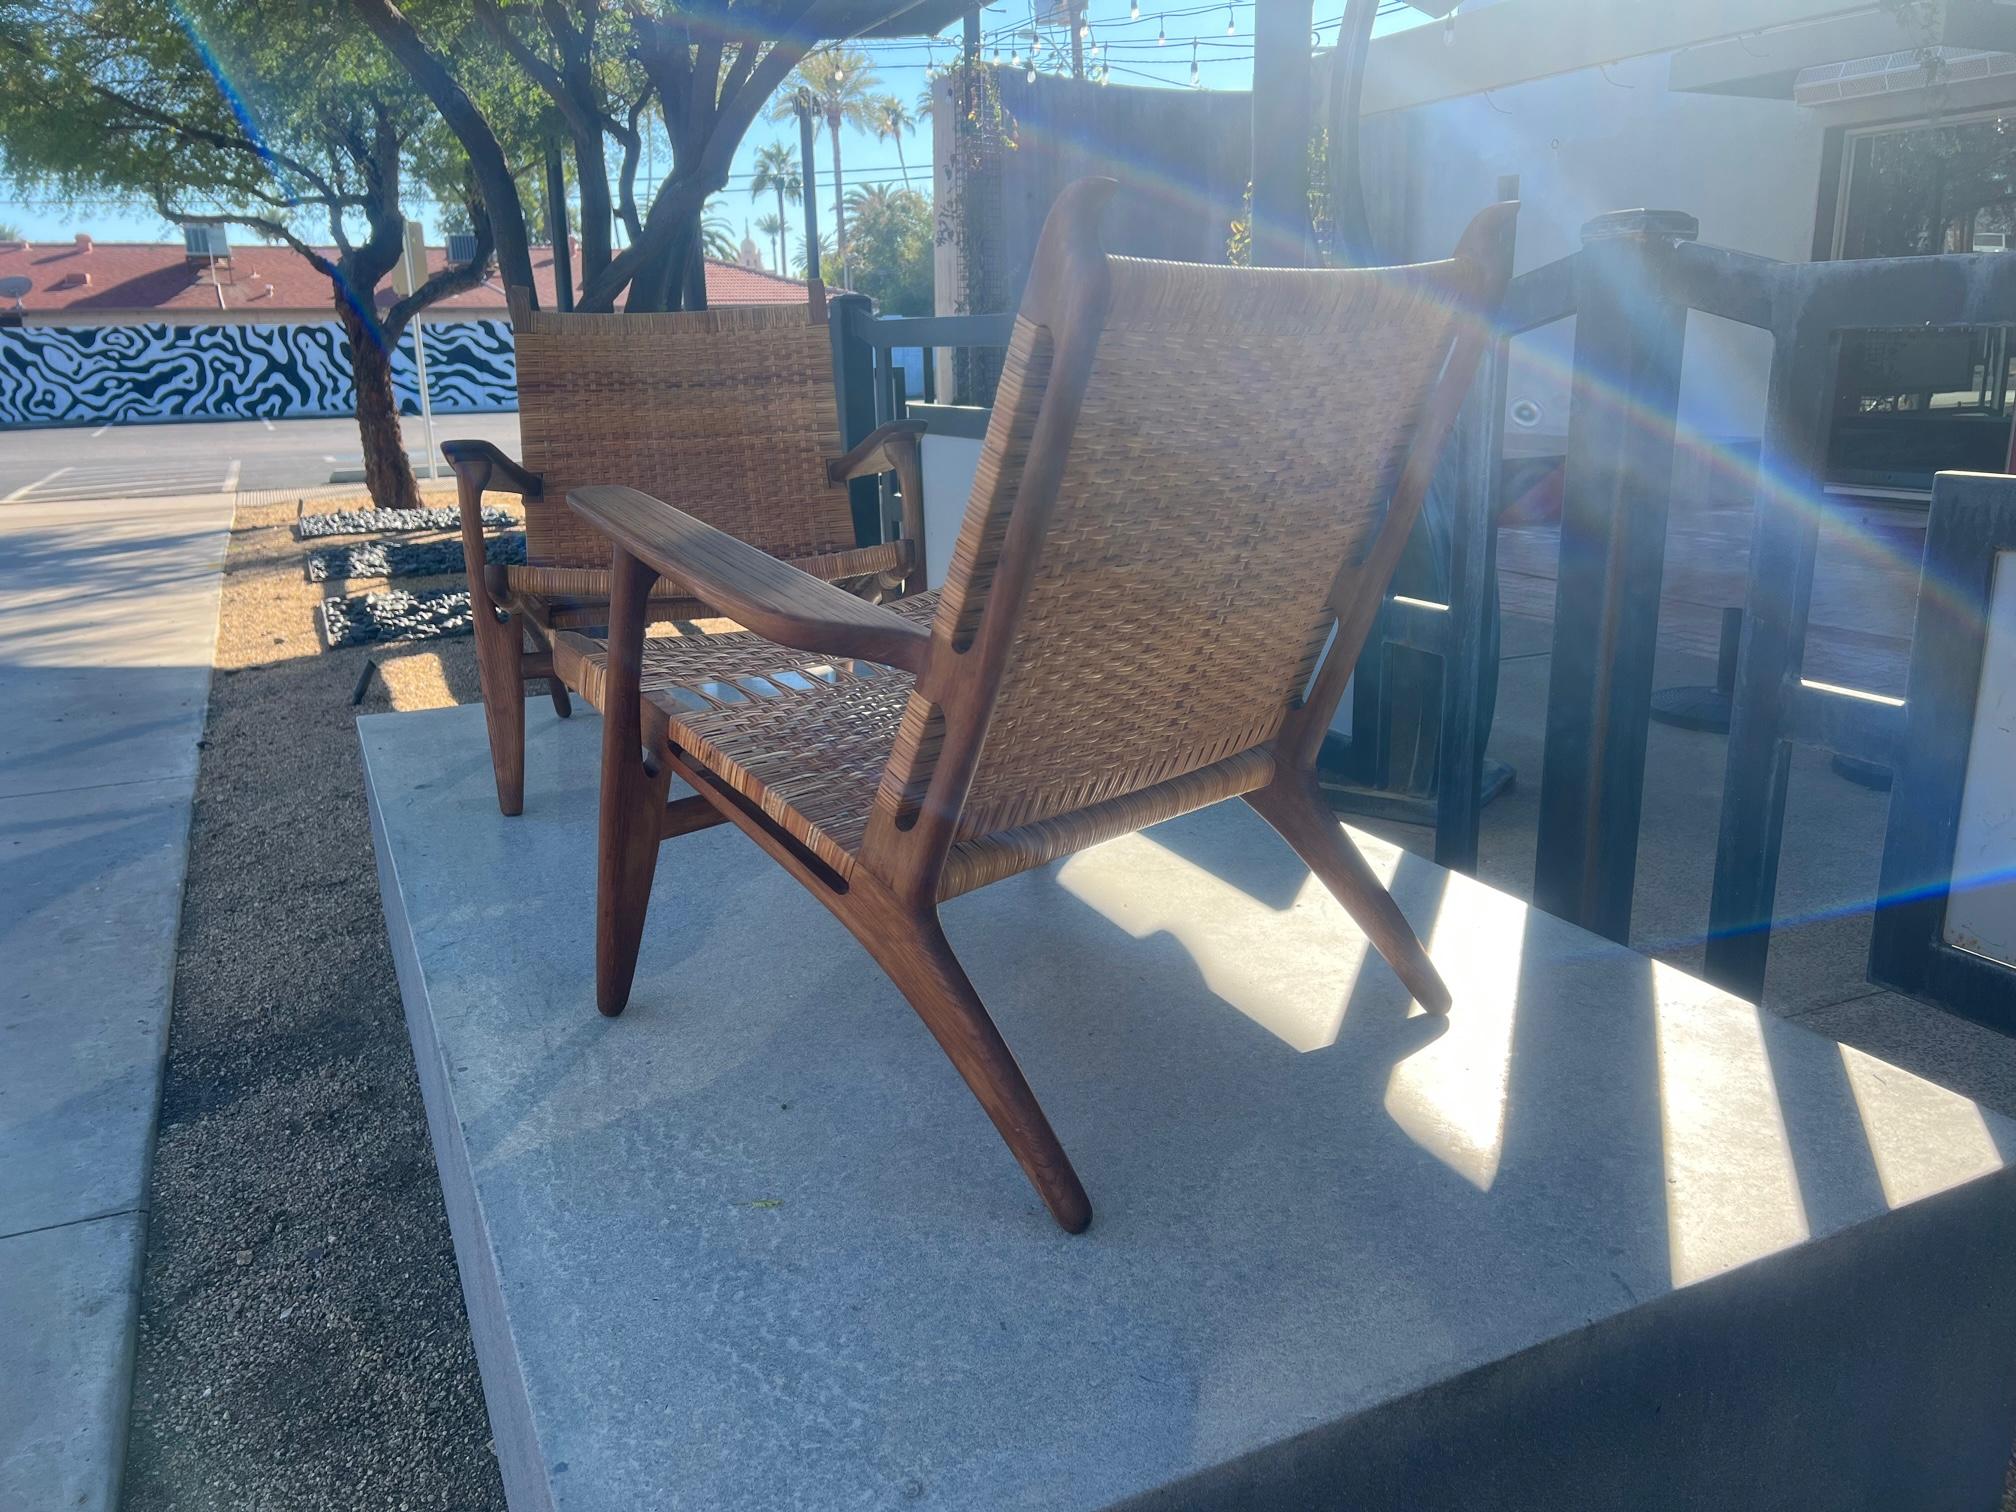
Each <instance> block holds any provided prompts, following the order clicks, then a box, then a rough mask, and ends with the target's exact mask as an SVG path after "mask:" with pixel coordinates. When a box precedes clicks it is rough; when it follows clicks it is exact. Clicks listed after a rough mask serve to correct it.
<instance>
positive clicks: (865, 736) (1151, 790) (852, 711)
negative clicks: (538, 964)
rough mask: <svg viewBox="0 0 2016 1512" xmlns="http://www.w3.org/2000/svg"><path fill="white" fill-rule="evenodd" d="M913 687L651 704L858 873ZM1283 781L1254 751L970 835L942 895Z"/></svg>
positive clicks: (679, 738) (949, 868) (687, 742)
mask: <svg viewBox="0 0 2016 1512" xmlns="http://www.w3.org/2000/svg"><path fill="white" fill-rule="evenodd" d="M648 676H649V673H648V672H647V677H648ZM911 687H912V682H911V679H910V678H909V677H908V676H906V675H904V674H902V673H894V672H889V671H887V670H886V669H883V670H881V671H880V675H878V676H874V677H872V678H868V679H862V678H859V677H855V678H842V679H840V680H838V681H836V682H833V683H830V684H828V683H823V682H822V683H818V684H815V685H813V686H812V687H810V688H808V689H806V690H803V691H800V692H798V694H797V696H795V697H791V696H776V695H772V696H769V697H763V696H760V695H759V696H754V697H750V698H748V699H747V700H746V701H744V702H741V703H738V704H733V705H729V706H725V707H719V708H714V709H708V710H700V711H694V710H691V709H688V708H685V707H678V706H673V705H671V704H670V702H669V700H668V699H666V698H665V697H664V696H663V694H662V693H661V694H659V695H656V696H653V697H652V699H651V702H652V703H653V704H654V705H655V706H656V707H657V708H659V709H660V711H661V712H663V713H664V714H665V715H666V720H667V737H668V738H669V739H670V740H671V741H672V743H673V744H674V745H676V746H678V747H680V748H681V749H682V750H684V751H686V752H688V753H689V754H691V755H692V756H694V757H696V758H698V759H699V761H700V762H701V763H702V764H703V765H704V766H706V767H707V768H708V769H709V770H710V771H712V772H714V773H715V774H716V775H718V776H719V777H720V778H721V779H722V780H723V781H725V782H726V783H727V784H728V785H729V786H730V787H732V788H733V789H734V790H735V791H736V792H738V793H740V794H741V795H742V796H743V797H745V798H748V799H750V800H751V801H752V802H754V803H755V804H757V806H758V807H760V808H761V809H762V810H763V812H764V813H765V814H767V815H769V817H770V818H771V819H773V820H775V821H776V822H777V823H778V824H780V825H782V826H783V827H784V829H785V830H786V831H787V832H789V833H790V834H791V835H792V836H794V837H795V838H796V839H797V840H798V841H799V842H800V843H801V844H803V845H804V846H805V847H806V848H807V849H808V850H810V851H811V852H812V853H813V854H814V855H816V856H818V857H819V859H820V860H822V861H824V862H825V863H826V864H827V865H828V866H830V867H832V868H833V870H834V871H836V872H837V873H839V874H840V875H841V876H843V877H851V876H853V875H854V871H855V867H856V865H857V856H858V853H859V851H860V848H861V843H862V840H863V837H864V836H865V834H866V831H867V827H868V817H869V813H870V811H871V808H872V806H873V804H874V800H875V793H876V789H877V788H878V786H879V785H880V782H881V778H882V773H883V770H884V768H885V767H886V766H887V765H888V760H889V749H890V745H891V742H892V741H893V740H894V738H895V734H896V724H897V721H898V720H899V719H901V717H902V715H903V710H904V707H905V705H906V704H908V702H909V700H910V689H911ZM1273 775H1274V758H1273V756H1272V755H1271V754H1270V753H1268V752H1267V751H1264V750H1256V751H1247V752H1243V753H1241V754H1239V755H1237V756H1234V757H1232V758H1231V759H1230V760H1227V761H1223V762H1218V763H1215V764H1213V765H1211V766H1207V767H1203V768H1200V769H1198V770H1196V771H1192V772H1187V773H1185V774H1184V775H1182V776H1181V777H1178V778H1176V779H1174V780H1173V781H1170V782H1164V783H1158V784H1155V785H1153V786H1149V787H1145V788H1140V789H1137V790H1136V791H1134V792H1131V793H1128V794H1126V795H1125V796H1123V797H1119V798H1114V799H1110V800H1108V801H1106V802H1104V803H1097V804H1092V805H1088V806H1087V807H1085V808H1082V809H1078V810H1076V811H1074V812H1072V813H1069V814H1064V815H1059V816H1056V817H1053V818H1051V819H1048V820H1045V821H1043V822H1041V823H1038V824H1033V825H1028V826H1025V827H1023V828H1021V829H1017V830H1013V831H1010V832H1007V833H1003V834H998V835H986V836H981V837H977V838H974V839H969V840H962V841H961V842H959V844H957V845H955V846H954V847H953V848H952V852H951V854H950V855H949V856H948V857H947V858H946V864H945V870H944V872H943V873H942V875H941V876H940V879H939V884H938V897H939V898H940V899H941V900H943V899H946V898H953V897H957V896H958V895H959V894H960V893H964V892H970V891H972V890H973V889H974V888H976V887H982V886H985V885H986V884H987V883H989V882H998V881H1000V880H1001V879H1002V878H1004V877H1012V876H1014V875H1015V874H1016V873H1017V872H1021V871H1027V870H1029V869H1030V868H1031V867H1035V866H1041V865H1043V864H1044V863H1045V862H1048V861H1054V860H1056V859H1057V858H1058V857H1060V856H1068V855H1071V854H1072V853H1073V852H1075V851H1080V850H1083V849H1084V848H1085V847H1086V846H1088V845H1096V844H1098V843H1099V842H1100V841H1102V840H1110V839H1112V838H1113V837H1114V836H1116V835H1125V834H1131V833H1133V832H1134V831H1135V830H1138V829H1141V828H1143V827H1144V826H1146V825H1150V824H1157V823H1160V822H1161V821H1162V820H1164V819H1173V818H1175V817H1176V816H1177V815H1178V814H1187V813H1189V812H1190V811H1191V810H1193V809H1199V808H1203V807H1205V806H1206V805H1208V804H1212V803H1216V802H1218V801H1219V800H1221V799H1224V798H1232V797H1236V796H1237V795H1239V794H1241V793H1250V792H1252V791H1253V790H1254V789H1255V788H1259V787H1264V786H1265V785H1266V784H1267V782H1268V780H1269V779H1270V778H1272V777H1273Z"/></svg>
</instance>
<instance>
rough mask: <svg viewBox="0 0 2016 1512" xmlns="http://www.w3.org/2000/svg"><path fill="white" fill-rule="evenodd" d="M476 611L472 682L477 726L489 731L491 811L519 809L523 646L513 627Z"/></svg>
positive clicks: (522, 760) (484, 611) (485, 610)
mask: <svg viewBox="0 0 2016 1512" xmlns="http://www.w3.org/2000/svg"><path fill="white" fill-rule="evenodd" d="M475 610H476V679H477V682H478V683H479V684H480V685H481V686H482V689H483V722H484V724H485V725H486V726H487V727H488V728H489V731H490V765H491V767H492V768H493V769H494V771H495V773H496V777H497V807H498V808H500V809H502V810H503V811H504V812H505V813H506V814H519V813H523V812H524V809H525V679H524V677H523V675H522V674H521V672H520V667H521V665H522V662H523V658H524V641H523V639H522V638H521V637H520V635H519V631H518V627H517V626H516V625H514V624H511V623H509V622H508V621H500V620H499V619H498V618H497V617H496V615H495V614H494V613H493V612H491V611H490V610H489V609H488V608H487V607H486V606H484V605H481V604H479V605H477V606H475Z"/></svg>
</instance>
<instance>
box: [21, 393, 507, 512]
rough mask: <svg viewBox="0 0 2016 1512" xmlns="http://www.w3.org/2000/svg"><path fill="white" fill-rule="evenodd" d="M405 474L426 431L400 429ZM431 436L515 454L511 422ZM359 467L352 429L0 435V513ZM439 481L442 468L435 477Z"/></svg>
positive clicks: (454, 421)
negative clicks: (467, 439) (470, 440)
mask: <svg viewBox="0 0 2016 1512" xmlns="http://www.w3.org/2000/svg"><path fill="white" fill-rule="evenodd" d="M404 431H405V436H406V445H407V449H408V451H409V452H410V454H411V455H412V457H413V464H414V468H415V470H416V471H417V472H419V473H420V475H421V477H422V478H423V479H424V478H425V476H426V463H427V459H426V455H425V450H424V439H425V432H424V430H423V428H422V426H421V422H420V421H419V419H418V418H415V417H409V418H408V419H407V420H406V421H405V422H404ZM434 433H435V435H436V437H437V438H439V439H441V440H447V439H448V438H450V437H460V436H474V437H479V438H481V439H483V440H486V441H494V442H496V443H497V444H498V445H499V446H502V447H504V448H505V449H506V450H507V451H509V452H511V453H512V454H513V455H514V456H515V455H516V454H517V450H518V416H517V415H516V414H490V415H446V416H438V417H437V418H436V420H435V423H434ZM362 464H363V452H362V449H361V448H360V446H359V445H358V441H357V422H356V421H355V420H352V419H349V418H347V417H344V418H338V419H331V420H219V421H209V422H204V423H201V424H193V425H101V426H97V427H95V428H92V429H89V430H87V429H85V428H83V427H82V426H77V427H69V428H65V429H60V430H14V431H5V432H0V505H7V504H20V503H36V504H52V503H62V502H64V501H66V500H85V499H114V498H118V499H139V498H158V497H161V496H163V495H166V494H196V493H232V492H236V491H239V490H246V491H251V490H258V489H269V488H307V487H313V486H316V485H320V484H326V483H329V482H331V481H332V480H336V479H337V478H338V475H339V474H341V473H343V472H344V471H346V470H351V471H352V472H353V475H354V470H355V469H357V468H359V467H361V466H362ZM441 473H442V476H443V477H446V476H447V467H446V465H445V464H444V465H443V466H442V469H441Z"/></svg>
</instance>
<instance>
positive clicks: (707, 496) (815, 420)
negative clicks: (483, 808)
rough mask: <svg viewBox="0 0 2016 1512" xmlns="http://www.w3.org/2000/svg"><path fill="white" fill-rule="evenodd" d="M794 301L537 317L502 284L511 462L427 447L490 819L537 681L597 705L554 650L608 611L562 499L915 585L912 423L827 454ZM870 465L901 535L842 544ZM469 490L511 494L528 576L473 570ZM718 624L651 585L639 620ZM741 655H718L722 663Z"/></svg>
mask: <svg viewBox="0 0 2016 1512" xmlns="http://www.w3.org/2000/svg"><path fill="white" fill-rule="evenodd" d="M809 292H810V298H809V299H808V301H807V302H806V303H805V304H802V305H743V306H729V307H725V308H721V309H714V310H700V311H691V312H684V313H678V314H662V315H573V314H568V315H562V314H555V313H551V312H547V311H535V310H533V309H532V307H531V301H530V300H529V298H528V297H527V296H526V294H525V292H524V291H523V290H521V289H514V290H512V291H511V296H510V302H511V327H512V339H513V342H514V344H515V346H516V348H517V362H518V423H519V429H520V434H521V437H522V440H523V444H524V452H525V460H524V462H523V464H522V465H521V464H520V463H518V462H515V461H513V460H512V459H511V458H509V457H507V456H506V455H504V453H503V452H502V451H500V450H499V449H498V448H497V447H495V446H493V445H491V444H490V443H489V442H487V441H449V442H446V443H444V444H443V446H442V448H441V449H442V451H443V452H444V453H445V454H446V455H447V457H448V460H449V462H450V464H451V465H452V467H453V468H454V471H455V478H456V483H457V487H458V498H459V503H460V506H461V517H462V548H463V555H464V557H465V559H466V561H467V562H468V564H469V565H468V578H469V595H470V599H471V608H472V609H473V611H474V617H475V633H476V654H477V667H478V675H479V678H480V680H481V683H482V692H483V709H484V715H485V718H486V722H487V724H488V729H489V737H490V757H491V763H492V765H493V767H494V768H495V771H496V778H497V804H498V807H499V808H501V809H502V810H503V811H504V812H505V813H506V814H516V813H518V812H520V810H521V809H522V808H523V806H524V801H525V703H524V699H525V685H526V684H527V683H528V682H539V681H545V682H546V683H547V684H548V687H549V690H550V692H551V694H552V698H553V703H554V706H555V708H556V709H557V710H558V711H559V712H560V714H561V715H562V716H563V717H564V716H565V715H567V714H568V713H569V712H570V709H571V704H570V701H569V696H568V690H569V687H570V686H572V688H573V691H574V692H577V693H581V694H582V695H583V696H584V697H588V698H590V700H591V702H592V701H593V699H594V697H595V695H594V693H593V691H592V690H591V689H589V688H584V687H583V686H581V685H580V682H579V678H578V677H577V675H576V671H577V669H576V666H575V664H574V663H573V662H571V661H570V660H569V658H568V656H567V654H566V652H565V650H564V649H561V648H556V647H555V646H554V644H553V639H554V635H555V633H556V632H557V631H560V630H565V629H587V628H599V627H600V626H602V625H603V624H605V623H606V622H607V619H608V614H609V607H608V606H609V559H610V549H611V548H610V543H609V541H608V540H607V538H605V537H604V536H602V535H601V534H600V533H599V532H598V531H597V530H596V528H595V527H594V526H593V525H592V524H590V523H589V522H587V521H585V520H583V519H581V518H579V517H578V516H576V515H574V514H573V513H571V512H570V511H569V510H568V509H567V507H566V503H565V500H566V497H567V493H568V491H569V490H570V489H575V488H582V487H586V486H588V485H591V484H622V485H626V486H629V487H632V488H639V489H643V490H644V491H646V492H647V493H651V494H654V495H657V496H660V497H663V498H666V499H670V500H675V501H677V503H678V505H679V507H680V508H681V509H684V510H686V511H688V512H689V513H691V514H693V515H694V516H696V517H697V518H699V519H703V520H706V521H707V522H709V523H710V524H712V525H715V526H718V527H719V528H721V529H722V530H725V531H727V532H728V533H729V534H731V535H733V536H735V537H736V538H737V539H739V540H741V541H744V542H747V543H748V544H749V545H751V546H754V547H757V548H758V549H760V550H763V551H766V552H769V553H771V554H772V555H774V556H777V557H781V558H784V559H786V560H788V561H790V562H792V563H793V564H794V565H795V566H796V567H797V568H798V569H799V570H800V571H803V572H806V573H809V574H811V575H813V576H815V577H818V578H820V579H823V580H826V581H833V582H838V581H848V580H854V581H858V582H862V583H868V584H876V585H879V586H880V587H882V588H884V589H887V590H890V591H904V590H907V589H908V588H910V587H912V586H915V585H916V583H917V580H918V575H919V573H920V572H921V570H922V564H923V560H924V557H923V518H924V517H923V487H924V485H923V476H922V472H921V469H920V466H919V462H918V448H917V433H918V432H919V431H920V430H921V429H922V426H921V425H919V424H917V423H915V422H906V421H898V422H896V423H894V424H892V425H886V426H883V427H882V428H881V429H880V430H877V431H876V432H875V433H874V434H873V435H871V436H869V437H867V438H866V439H865V440H864V441H863V442H862V443H861V444H860V445H859V446H857V447H855V448H854V449H853V450H852V451H849V452H846V453H844V454H843V453H842V451H841V448H840V437H839V409H838V405H837V403H836V401H835V397H834V382H833V352H832V344H831V341H830V338H829V336H828V330H827V305H826V299H825V295H824V293H823V291H822V290H821V289H820V287H819V285H817V284H816V283H815V284H813V285H811V286H810V290H809ZM883 471H893V472H895V474H896V476H897V484H898V487H899V489H900V490H901V494H902V499H903V523H904V532H903V536H902V537H901V538H900V539H897V540H894V541H885V542H881V543H879V544H875V545H869V546H857V545H856V544H855V530H854V517H853V513H852V511H851V509H850V508H849V504H848V490H847V483H848V480H850V479H852V478H855V477H862V476H866V475H869V474H871V473H877V472H883ZM485 490H491V491H497V492H504V493H513V494H517V495H519V496H520V497H522V498H523V499H524V501H525V554H526V559H527V565H525V566H522V567H501V568H499V567H488V568H486V567H485V566H484V565H483V563H484V541H483V524H482V512H481V505H482V500H483V494H484V491H485ZM715 612H716V610H715V608H714V606H712V605H710V604H708V603H706V602H705V601H704V600H701V599H697V598H695V597H694V596H693V595H692V594H691V593H690V592H689V591H687V590H686V589H684V588H682V587H681V586H680V585H679V584H676V583H672V582H661V583H659V584H657V585H656V586H655V587H654V588H653V590H652V602H651V615H652V618H653V619H654V620H675V619H689V618H701V617H705V616H709V615H712V614H714V613H715ZM745 639H746V638H745ZM528 640H529V641H530V642H531V644H530V645H529V646H528V645H527V641H528ZM742 643H743V641H739V640H738V641H737V642H735V643H733V644H730V645H729V646H726V647H723V648H720V649H721V650H723V651H725V652H726V653H727V654H731V655H732V654H733V650H734V645H735V644H742ZM685 649H687V650H690V648H685Z"/></svg>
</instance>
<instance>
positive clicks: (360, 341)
mask: <svg viewBox="0 0 2016 1512" xmlns="http://www.w3.org/2000/svg"><path fill="white" fill-rule="evenodd" d="M337 312H338V313H339V314H340V315H341V317H342V320H343V334H344V337H345V338H346V339H347V340H348V341H349V343H350V371H351V374H352V376H353V377H354V379H355V381H356V387H357V434H358V437H359V439H360V440H362V442H363V443H364V486H365V487H366V488H368V489H370V491H371V500H372V502H373V503H375V504H376V505H377V506H378V507H379V508H380V509H413V508H416V507H418V505H419V503H420V486H419V484H418V483H417V482H415V481H414V478H413V467H412V464H411V463H409V462H408V461H407V460H406V438H405V436H404V434H403V433H402V432H401V431H400V428H399V399H398V396H397V395H396V394H394V393H393V391H392V354H391V352H390V351H388V350H387V349H386V347H385V346H384V344H383V341H382V338H381V337H380V334H379V332H378V331H377V329H376V328H375V327H372V326H370V325H367V324H366V322H365V321H364V319H363V317H362V316H360V315H359V314H358V313H357V312H356V311H355V310H353V309H351V308H350V307H349V306H348V304H347V303H345V302H344V301H343V300H342V299H341V298H339V299H338V300H337Z"/></svg>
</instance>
